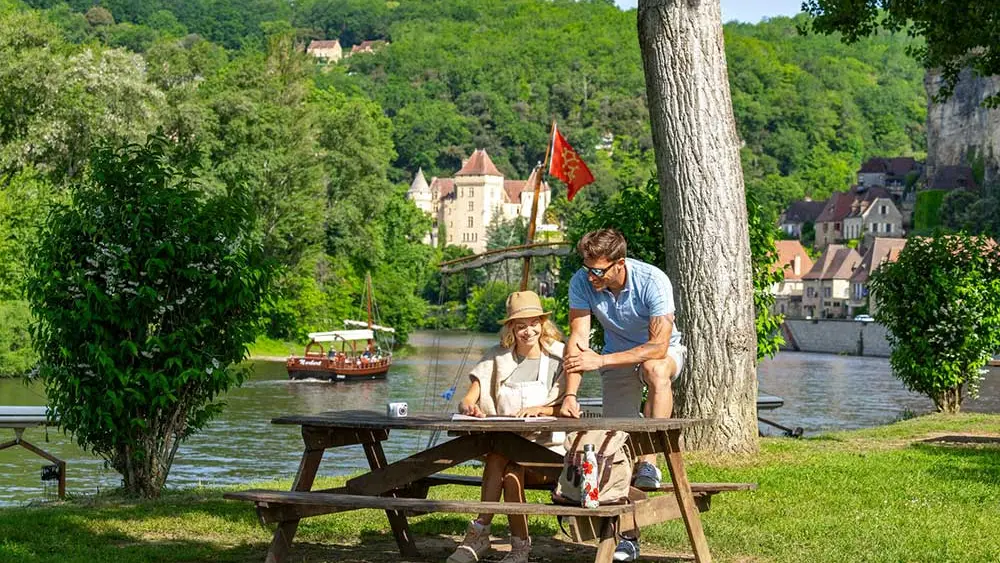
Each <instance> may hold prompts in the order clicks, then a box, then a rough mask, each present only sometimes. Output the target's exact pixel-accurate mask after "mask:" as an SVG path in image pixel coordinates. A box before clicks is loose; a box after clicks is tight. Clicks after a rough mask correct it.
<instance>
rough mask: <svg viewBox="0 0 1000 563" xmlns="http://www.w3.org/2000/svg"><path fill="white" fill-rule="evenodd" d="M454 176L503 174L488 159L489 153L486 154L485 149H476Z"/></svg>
mask: <svg viewBox="0 0 1000 563" xmlns="http://www.w3.org/2000/svg"><path fill="white" fill-rule="evenodd" d="M455 175H456V176H501V177H502V176H503V174H502V173H501V172H500V171H499V170H497V167H496V166H495V165H494V164H493V161H492V160H490V155H488V154H486V149H476V152H474V153H472V156H470V157H469V160H466V161H465V162H464V163H463V164H462V169H461V170H459V171H458V172H457V173H456V174H455Z"/></svg>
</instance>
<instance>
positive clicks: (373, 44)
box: [351, 39, 389, 56]
mask: <svg viewBox="0 0 1000 563" xmlns="http://www.w3.org/2000/svg"><path fill="white" fill-rule="evenodd" d="M388 44H389V42H388V41H384V40H382V39H376V40H373V41H367V40H366V41H362V42H361V43H358V44H357V45H354V46H353V47H351V55H352V56H353V55H357V54H358V53H374V52H375V51H378V50H379V49H381V48H382V47H385V46H386V45H388Z"/></svg>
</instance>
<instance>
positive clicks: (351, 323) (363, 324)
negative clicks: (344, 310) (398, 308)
mask: <svg viewBox="0 0 1000 563" xmlns="http://www.w3.org/2000/svg"><path fill="white" fill-rule="evenodd" d="M344 326H361V327H365V328H368V323H366V322H365V321H344ZM372 329H374V330H381V331H382V332H393V333H394V332H396V329H394V328H392V327H391V326H382V325H376V324H373V325H372Z"/></svg>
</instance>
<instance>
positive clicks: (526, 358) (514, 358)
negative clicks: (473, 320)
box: [448, 291, 564, 563]
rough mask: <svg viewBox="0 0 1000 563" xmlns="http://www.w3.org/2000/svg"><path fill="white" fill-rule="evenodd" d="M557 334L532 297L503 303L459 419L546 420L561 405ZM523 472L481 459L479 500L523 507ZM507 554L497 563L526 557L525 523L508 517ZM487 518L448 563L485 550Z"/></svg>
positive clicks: (475, 524)
mask: <svg viewBox="0 0 1000 563" xmlns="http://www.w3.org/2000/svg"><path fill="white" fill-rule="evenodd" d="M561 340H562V334H561V333H560V332H559V329H558V328H556V326H555V324H553V323H552V321H550V320H549V313H548V312H546V311H544V310H543V309H542V302H541V300H540V299H539V298H538V295H536V294H535V292H533V291H518V292H515V293H512V294H510V296H509V297H507V318H505V319H504V320H503V328H501V329H500V344H499V345H497V346H494V347H493V348H491V349H490V350H489V351H487V352H486V354H485V355H483V357H482V359H481V360H480V361H479V363H478V364H477V365H476V367H475V368H474V369H473V370H472V372H471V373H470V374H469V378H470V380H471V381H470V385H469V391H468V392H467V393H466V394H465V397H464V398H463V399H462V402H461V404H460V405H459V411H460V412H461V413H462V414H466V415H472V416H478V417H487V416H518V417H531V416H552V415H554V414H557V413H558V412H559V407H560V405H561V404H562V399H563V390H564V383H563V382H564V379H563V373H562V355H563V344H562V342H561ZM529 437H530V438H531V439H532V440H534V441H536V442H538V443H541V444H543V445H545V446H549V447H552V446H556V444H555V440H554V439H553V437H552V434H551V433H535V434H531V435H529ZM524 479H525V475H524V469H523V468H522V467H521V466H519V465H516V464H511V463H509V462H508V460H507V459H506V458H505V457H503V456H501V455H498V454H492V453H491V454H488V455H487V456H486V468H485V469H484V470H483V488H482V495H481V498H482V500H484V501H493V502H496V501H499V500H500V492H501V490H502V491H503V495H504V500H505V501H506V502H524V501H525V499H524ZM507 518H508V522H509V523H510V533H511V539H510V543H511V551H510V553H509V554H508V555H507V557H505V558H504V559H503V560H502V561H501V563H526V562H527V561H528V554H529V553H530V551H531V538H529V537H528V518H527V516H525V515H523V514H511V515H509V516H508V517H507ZM492 521H493V515H492V514H480V515H479V516H478V517H477V518H476V519H475V520H473V521H472V522H470V523H469V526H468V528H467V530H466V533H465V539H464V540H463V541H462V543H461V545H459V546H458V549H456V550H455V553H453V554H452V555H451V557H449V558H448V563H473V562H476V561H479V560H480V558H481V557H482V556H483V554H485V553H486V552H487V551H488V550H489V548H490V523H491V522H492Z"/></svg>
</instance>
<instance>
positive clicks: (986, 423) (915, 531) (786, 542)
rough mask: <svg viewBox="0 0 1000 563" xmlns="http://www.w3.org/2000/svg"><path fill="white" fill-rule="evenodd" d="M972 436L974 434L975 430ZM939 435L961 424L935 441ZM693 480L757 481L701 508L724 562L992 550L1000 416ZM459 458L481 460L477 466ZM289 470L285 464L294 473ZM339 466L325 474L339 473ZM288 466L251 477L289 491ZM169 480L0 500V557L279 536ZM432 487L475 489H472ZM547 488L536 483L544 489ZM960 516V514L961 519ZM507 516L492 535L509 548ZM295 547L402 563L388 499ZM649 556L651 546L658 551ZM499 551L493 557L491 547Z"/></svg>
mask: <svg viewBox="0 0 1000 563" xmlns="http://www.w3.org/2000/svg"><path fill="white" fill-rule="evenodd" d="M970 435H975V436H979V437H981V438H980V441H978V442H976V441H973V440H970V439H968V438H967V437H968V436H970ZM942 436H961V437H965V438H961V437H960V438H952V439H950V440H946V441H940V439H941V437H942ZM686 457H687V459H688V461H689V465H688V467H689V471H690V474H691V478H692V480H694V481H728V482H742V481H752V482H756V483H758V485H759V489H758V490H756V491H750V492H739V493H726V494H723V495H719V496H718V497H716V498H715V499H714V500H713V502H712V510H710V511H709V512H706V513H704V515H703V522H704V527H705V533H706V536H707V538H708V542H709V546H710V547H711V549H712V553H713V555H714V556H715V558H716V560H718V561H723V562H725V561H744V562H745V561H775V562H786V561H787V562H793V561H794V562H798V561H814V562H831V563H834V562H836V563H840V562H842V561H844V560H845V554H850V555H847V556H846V557H847V559H849V560H851V561H876V562H881V561H885V562H890V561H892V562H895V561H924V562H931V561H964V562H970V561H982V562H987V561H996V558H997V554H1000V536H997V535H996V534H990V533H987V532H985V531H988V530H991V529H996V528H997V527H998V526H1000V511H997V510H996V506H995V503H996V499H997V498H1000V415H981V414H963V415H957V416H953V417H949V416H944V415H929V416H923V417H918V418H915V419H911V420H907V421H902V422H898V423H895V424H890V425H887V426H882V427H879V428H871V429H865V430H856V431H847V432H834V433H827V434H822V435H819V436H816V437H814V438H809V439H803V440H789V439H783V438H764V439H762V441H761V453H760V454H759V455H756V456H738V457H732V456H712V455H706V454H702V453H698V452H694V453H689V454H686ZM466 471H469V472H475V471H476V469H475V468H468V469H466ZM288 477H291V472H289V473H288ZM344 480H345V477H329V476H327V477H323V478H322V479H321V480H319V481H318V482H317V484H316V486H317V487H332V486H337V485H340V484H342V483H343V482H344ZM289 485H290V480H282V481H273V482H266V483H255V484H254V485H253V486H264V487H272V488H284V489H287V488H288V487H289ZM248 487H249V486H248V485H244V486H241V487H229V488H193V489H185V490H181V491H169V492H167V493H166V494H164V496H163V498H162V499H160V500H157V501H149V502H132V501H127V500H123V499H121V498H118V497H116V496H115V495H108V494H104V495H99V496H83V497H77V498H73V499H71V500H69V501H67V502H62V503H54V504H50V505H44V506H32V507H20V508H0V561H5V562H8V561H9V562H14V563H20V562H23V563H77V562H79V563H102V562H111V561H115V562H124V563H130V562H135V563H139V562H143V563H145V562H157V561H164V562H165V561H190V562H206V563H207V562H209V561H222V562H250V561H263V559H264V553H265V552H266V550H267V545H268V542H269V540H270V534H269V533H268V532H267V531H266V530H264V529H262V528H261V527H260V526H259V524H257V521H256V518H255V516H254V514H253V509H252V507H251V506H249V505H247V504H245V503H237V502H228V501H224V500H223V499H222V493H223V492H224V491H225V490H231V489H233V488H237V489H240V488H248ZM435 492H436V493H437V495H435V496H439V497H440V496H445V495H446V496H453V497H459V498H468V499H473V498H476V496H477V495H478V491H477V490H475V489H473V488H468V487H451V488H449V489H445V490H437V489H435ZM538 494H540V493H538ZM466 518H467V517H466V516H464V515H452V514H438V515H427V516H422V517H419V518H414V519H413V521H412V522H413V523H412V524H411V529H412V530H413V532H414V535H415V536H416V538H417V545H418V546H419V547H421V548H422V549H423V550H424V557H423V558H421V559H417V560H419V561H440V560H443V559H444V558H445V557H447V555H448V553H450V551H451V550H452V549H454V546H455V544H456V542H458V541H460V540H461V534H462V532H463V531H464V527H465V522H466ZM956 523H963V525H956ZM505 528H506V526H505V520H504V519H503V518H502V517H498V518H497V523H496V525H495V527H494V541H495V544H498V548H503V547H504V545H503V544H505V542H506V540H500V538H506V536H507V531H506V529H505ZM530 528H531V533H532V536H533V537H534V541H535V545H536V549H535V555H534V557H533V560H534V561H546V562H560V563H561V562H564V561H565V562H567V563H569V562H571V561H573V562H575V561H580V560H587V559H590V558H592V557H593V554H594V548H593V547H585V546H577V545H574V544H570V543H568V542H566V541H565V540H564V538H561V537H560V532H559V529H558V526H557V525H556V522H555V521H554V520H551V519H547V518H532V519H531V521H530ZM642 537H643V560H656V561H679V560H683V559H679V558H678V557H683V554H685V553H690V548H689V546H688V544H687V539H686V536H685V534H684V528H683V526H682V525H681V524H680V522H679V521H674V522H668V523H665V524H661V525H658V526H654V527H650V528H648V529H646V530H643V536H642ZM291 556H292V557H293V558H294V559H295V560H308V561H310V562H319V561H336V562H338V563H344V562H348V561H374V562H379V563H382V562H385V563H390V562H393V563H395V562H400V561H402V560H403V558H401V557H400V556H399V555H398V553H397V552H396V551H395V545H394V542H393V541H392V535H391V532H390V531H389V528H388V525H387V523H386V520H385V516H384V514H383V513H379V512H375V511H359V512H351V513H345V514H334V515H330V516H325V517H320V518H314V519H309V520H306V521H304V522H303V524H302V525H301V526H300V528H299V534H298V536H297V537H296V543H295V547H293V549H292V553H291ZM649 556H653V557H652V558H650V557H649ZM493 558H494V559H496V558H497V556H496V555H494V556H493Z"/></svg>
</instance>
